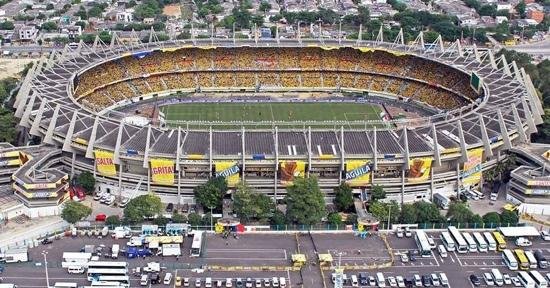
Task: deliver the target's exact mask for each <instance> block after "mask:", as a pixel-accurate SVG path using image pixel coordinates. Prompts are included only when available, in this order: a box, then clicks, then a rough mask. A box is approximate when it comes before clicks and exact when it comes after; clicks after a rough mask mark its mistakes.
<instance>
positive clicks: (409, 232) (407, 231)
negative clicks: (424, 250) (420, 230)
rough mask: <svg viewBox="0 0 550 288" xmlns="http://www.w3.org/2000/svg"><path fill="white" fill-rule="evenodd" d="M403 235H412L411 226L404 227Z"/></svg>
mask: <svg viewBox="0 0 550 288" xmlns="http://www.w3.org/2000/svg"><path fill="white" fill-rule="evenodd" d="M405 237H412V232H411V228H409V227H405Z"/></svg>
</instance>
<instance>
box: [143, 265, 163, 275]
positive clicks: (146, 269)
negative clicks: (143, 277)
mask: <svg viewBox="0 0 550 288" xmlns="http://www.w3.org/2000/svg"><path fill="white" fill-rule="evenodd" d="M143 272H146V273H152V272H160V263H159V262H149V263H147V266H145V267H143Z"/></svg>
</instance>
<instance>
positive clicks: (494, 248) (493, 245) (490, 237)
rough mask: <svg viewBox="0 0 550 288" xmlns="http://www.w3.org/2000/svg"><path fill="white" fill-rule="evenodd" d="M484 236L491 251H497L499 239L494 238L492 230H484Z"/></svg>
mask: <svg viewBox="0 0 550 288" xmlns="http://www.w3.org/2000/svg"><path fill="white" fill-rule="evenodd" d="M483 236H485V240H486V241H487V246H488V247H487V248H489V251H497V241H495V238H493V235H492V234H491V232H483Z"/></svg>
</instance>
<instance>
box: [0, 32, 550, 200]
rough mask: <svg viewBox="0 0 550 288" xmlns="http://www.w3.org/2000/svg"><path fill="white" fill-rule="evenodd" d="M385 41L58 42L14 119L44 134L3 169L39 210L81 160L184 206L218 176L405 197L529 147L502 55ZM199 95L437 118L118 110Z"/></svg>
mask: <svg viewBox="0 0 550 288" xmlns="http://www.w3.org/2000/svg"><path fill="white" fill-rule="evenodd" d="M153 38H154V37H152V38H151V39H153ZM381 40H382V37H379V40H377V41H361V40H359V41H347V40H334V41H332V40H324V41H319V40H306V39H301V40H293V41H289V40H284V41H283V40H279V41H276V40H272V41H268V40H264V39H262V40H260V41H259V40H257V39H256V40H239V41H234V40H231V39H226V40H223V39H216V40H212V39H202V40H193V41H177V42H171V41H169V42H154V41H152V42H151V43H148V44H139V45H133V46H125V45H118V44H121V43H118V42H117V41H118V40H117V37H116V35H115V36H114V37H113V41H112V43H111V44H110V45H109V44H107V45H106V44H104V43H101V41H100V40H99V39H96V41H95V43H94V44H93V45H91V46H88V45H85V44H83V43H81V44H80V45H79V47H78V48H76V49H70V48H68V47H67V48H65V50H63V51H59V52H53V53H52V54H51V55H49V57H47V58H44V59H41V61H40V62H39V63H38V64H37V65H35V66H33V68H32V69H31V70H30V71H29V73H28V75H27V77H26V78H25V80H24V82H23V84H22V87H21V89H20V91H19V94H18V95H17V96H18V97H17V101H16V103H15V107H16V116H17V117H18V118H20V119H21V121H20V126H21V127H22V128H23V129H24V131H26V132H28V135H30V136H33V137H38V138H40V139H41V142H42V143H43V144H41V145H38V146H32V147H13V148H4V149H2V150H0V152H1V153H2V154H1V156H3V157H2V158H6V159H8V160H9V159H12V160H15V159H19V160H18V161H19V162H18V163H15V162H13V163H12V164H17V165H12V166H10V167H11V168H10V169H11V170H9V169H7V168H8V167H5V168H6V169H2V170H1V171H2V173H3V174H2V175H4V176H7V175H10V173H12V172H14V171H15V173H14V174H13V177H11V181H12V185H13V187H14V190H15V193H16V195H17V196H18V197H19V198H20V199H21V200H22V201H24V202H25V203H26V205H27V206H29V207H36V208H37V209H39V208H40V207H44V206H47V205H57V204H59V203H61V202H62V201H63V200H64V199H66V197H67V196H66V194H64V193H62V191H63V190H64V189H65V188H66V185H67V184H66V183H67V178H68V177H69V176H72V175H75V174H78V173H80V172H81V171H91V172H93V173H94V175H96V179H97V181H98V189H99V190H101V191H109V192H111V193H114V194H115V195H116V194H119V195H120V196H122V197H130V196H132V195H135V193H145V191H153V192H155V193H158V194H159V195H161V196H162V197H163V199H164V200H165V201H171V202H176V201H180V202H182V203H183V202H192V201H193V193H192V190H193V188H194V187H196V186H197V185H199V184H201V183H204V182H205V181H206V180H207V179H208V178H209V177H213V176H222V177H225V178H226V179H227V181H228V183H229V184H230V186H234V185H236V183H238V182H239V181H241V180H244V181H246V182H247V183H248V184H250V185H252V186H253V187H255V188H256V189H257V190H258V191H261V192H263V193H267V194H269V195H270V196H274V197H277V198H281V197H283V196H284V195H285V186H287V185H290V184H291V183H292V180H293V179H294V177H313V176H315V177H318V179H319V183H320V186H321V188H322V190H323V191H324V192H326V195H327V197H328V198H330V197H332V193H333V189H334V188H335V187H336V186H338V185H339V184H340V183H343V182H347V183H348V184H350V185H351V186H353V188H354V189H355V190H354V191H355V192H356V193H361V195H362V197H368V191H369V190H370V188H371V187H372V186H373V185H377V184H379V185H382V186H384V187H385V190H386V192H387V193H388V197H389V198H390V199H395V200H397V201H398V202H411V201H416V200H419V199H431V197H432V195H433V194H434V193H436V192H437V193H441V194H445V195H456V193H457V192H456V191H457V190H458V189H459V188H460V187H472V186H477V185H480V183H481V181H482V177H481V173H482V171H483V170H486V169H489V168H491V167H493V166H494V165H496V163H497V162H498V161H500V160H502V159H503V158H504V157H506V154H507V153H508V151H510V149H512V148H513V147H516V146H518V145H522V144H527V143H529V141H530V135H531V134H532V133H534V132H536V125H537V124H540V123H542V118H541V115H542V114H543V109H542V106H541V103H540V101H539V100H538V97H537V96H536V93H535V89H534V87H533V84H532V82H531V79H530V78H529V75H527V74H526V73H525V71H524V70H523V69H519V68H518V67H517V65H516V63H514V62H512V63H508V61H507V60H506V58H505V57H504V56H502V57H499V58H496V57H495V56H494V55H493V53H492V51H491V50H483V51H481V50H479V49H477V48H476V47H475V46H474V47H470V48H467V49H466V48H464V47H462V46H461V44H460V42H459V41H457V42H455V43H451V44H450V45H443V43H442V42H441V39H438V40H437V41H436V42H435V43H434V44H430V45H425V43H424V42H423V37H422V35H420V36H419V37H418V38H417V39H416V40H415V41H414V42H412V43H410V44H408V45H405V44H404V43H403V41H402V37H398V38H397V39H395V41H392V42H383V41H381ZM331 57H332V58H331ZM365 59H367V60H365ZM199 91H200V92H205V91H208V92H211V93H215V92H227V91H235V92H244V93H248V95H253V93H255V92H287V93H288V92H338V93H342V92H351V93H356V94H357V93H360V94H362V95H363V96H364V98H365V99H369V97H376V98H377V99H387V101H398V102H400V103H402V105H409V104H411V105H412V103H415V105H423V106H425V107H426V108H427V109H428V110H429V111H432V113H431V114H430V115H428V116H423V117H421V118H414V119H411V118H408V119H406V120H381V121H380V122H379V123H378V122H373V121H369V122H368V123H351V124H350V123H342V122H338V123H331V125H330V126H329V127H328V128H327V127H326V126H316V125H315V123H310V124H311V125H306V124H304V125H303V127H302V128H299V129H298V128H290V127H289V126H287V125H286V124H288V123H271V125H269V126H266V125H265V123H262V125H264V127H266V128H256V127H257V126H254V128H251V127H253V126H252V125H249V124H250V123H241V127H240V128H238V129H234V130H227V129H219V128H217V127H218V126H217V124H219V123H200V124H201V125H202V127H207V128H202V129H201V128H200V127H199V128H189V127H195V126H193V125H196V124H198V123H195V122H193V123H179V124H181V126H179V127H178V128H170V127H171V126H170V125H168V126H166V125H158V124H157V123H158V121H156V120H158V119H157V118H155V119H154V121H151V122H146V123H136V122H134V121H127V117H129V116H130V117H134V116H135V115H128V114H125V113H121V112H120V111H115V108H117V109H120V108H124V107H127V106H128V105H135V104H136V103H138V102H140V101H153V100H154V101H157V100H159V99H165V98H168V97H171V96H170V95H174V93H179V92H191V93H192V92H199ZM159 118H162V117H159ZM161 121H162V119H161ZM359 122H360V121H359ZM189 124H191V125H189ZM357 124H361V125H362V124H364V127H363V128H361V127H360V126H359V127H358V125H357ZM367 124H368V125H367ZM16 152H17V153H16ZM10 157H11V158H10ZM6 159H4V160H6ZM56 171H57V172H56ZM2 179H4V180H7V179H8V178H7V177H4V178H2ZM178 199H179V200H178Z"/></svg>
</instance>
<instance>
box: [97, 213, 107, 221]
mask: <svg viewBox="0 0 550 288" xmlns="http://www.w3.org/2000/svg"><path fill="white" fill-rule="evenodd" d="M105 219H107V215H105V214H97V215H96V216H95V221H98V222H105Z"/></svg>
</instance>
